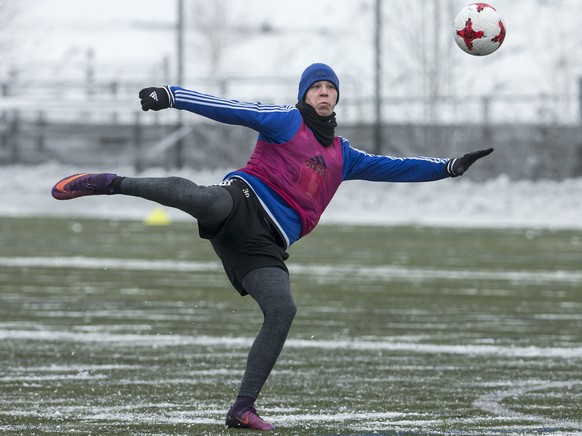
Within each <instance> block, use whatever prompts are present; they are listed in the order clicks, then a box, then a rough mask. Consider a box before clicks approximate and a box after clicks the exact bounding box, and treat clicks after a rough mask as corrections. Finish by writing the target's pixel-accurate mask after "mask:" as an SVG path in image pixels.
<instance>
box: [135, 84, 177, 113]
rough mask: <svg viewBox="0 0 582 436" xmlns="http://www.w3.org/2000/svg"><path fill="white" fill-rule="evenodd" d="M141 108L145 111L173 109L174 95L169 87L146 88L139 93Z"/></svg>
mask: <svg viewBox="0 0 582 436" xmlns="http://www.w3.org/2000/svg"><path fill="white" fill-rule="evenodd" d="M139 98H140V103H141V108H142V109H143V110H144V111H149V110H150V109H151V110H153V111H159V110H160V109H167V108H169V107H172V93H171V91H170V89H169V88H168V87H167V86H164V87H162V88H144V89H142V90H141V91H140V92H139Z"/></svg>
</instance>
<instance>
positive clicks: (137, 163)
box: [133, 111, 144, 174]
mask: <svg viewBox="0 0 582 436" xmlns="http://www.w3.org/2000/svg"><path fill="white" fill-rule="evenodd" d="M141 141H142V126H141V123H140V113H139V111H135V117H134V123H133V153H134V156H133V162H134V167H135V172H136V174H139V173H140V172H141V171H143V169H144V161H143V158H142V155H141Z"/></svg>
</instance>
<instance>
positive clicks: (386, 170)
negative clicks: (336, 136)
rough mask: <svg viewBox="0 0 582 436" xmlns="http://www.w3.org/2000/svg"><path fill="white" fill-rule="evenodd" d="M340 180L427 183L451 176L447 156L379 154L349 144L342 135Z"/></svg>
mask: <svg viewBox="0 0 582 436" xmlns="http://www.w3.org/2000/svg"><path fill="white" fill-rule="evenodd" d="M342 147H343V148H342V154H343V168H342V180H368V181H371V182H429V181H433V180H440V179H444V178H447V177H450V175H449V173H448V172H447V170H446V165H447V162H448V161H449V159H440V158H434V157H391V156H378V155H374V154H370V153H366V152H365V151H362V150H358V149H356V148H353V147H351V146H350V144H349V142H348V141H347V140H346V139H344V138H342Z"/></svg>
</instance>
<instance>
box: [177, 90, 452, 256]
mask: <svg viewBox="0 0 582 436" xmlns="http://www.w3.org/2000/svg"><path fill="white" fill-rule="evenodd" d="M170 89H171V91H172V101H171V104H172V106H173V107H175V108H176V109H183V110H187V111H190V112H193V113H196V114H198V115H202V116H204V117H207V118H210V119H212V120H215V121H218V122H221V123H226V124H233V125H240V126H245V127H248V128H250V129H253V130H255V131H256V132H258V140H257V141H258V143H259V142H261V143H264V142H266V143H270V144H286V143H288V142H289V141H291V140H292V139H293V138H294V137H295V135H296V134H297V132H298V131H299V129H300V128H301V126H302V123H303V118H302V116H301V113H300V112H299V110H298V109H297V108H295V107H294V106H282V105H264V104H261V103H246V102H239V101H236V100H228V99H223V98H219V97H215V96H211V95H207V94H202V93H199V92H196V91H191V90H186V89H183V88H180V87H176V86H173V87H171V88H170ZM339 139H340V141H341V151H342V165H341V181H342V182H343V181H344V180H368V181H377V182H427V181H433V180H439V179H444V178H447V177H450V175H449V174H448V172H447V170H446V164H447V162H448V161H449V159H441V158H428V157H407V158H402V157H391V156H378V155H373V154H370V153H367V152H365V151H362V150H358V149H356V148H354V147H352V146H350V143H349V142H348V140H346V139H344V138H339ZM322 147H323V146H322ZM231 177H239V178H242V179H244V180H245V181H246V182H247V183H248V184H249V185H250V187H251V188H252V189H253V190H254V192H255V193H256V195H257V197H258V199H259V201H260V202H261V204H262V206H263V208H264V209H265V212H266V213H267V214H268V215H269V216H270V217H271V219H272V220H273V222H274V223H275V225H276V226H277V228H278V229H279V231H280V232H281V235H282V236H283V238H284V239H285V242H286V244H287V246H289V245H291V244H293V243H294V242H295V241H297V240H298V239H299V238H300V237H301V235H302V228H301V220H300V217H299V214H298V212H297V211H296V210H294V209H293V208H292V207H291V206H290V205H289V203H288V202H287V201H285V200H284V199H283V197H282V196H281V195H279V194H278V193H277V192H276V191H275V190H274V189H272V188H271V187H269V186H268V185H267V184H266V183H265V182H264V181H263V180H261V179H260V178H258V177H256V176H253V175H251V174H248V173H245V171H244V170H243V171H241V170H237V171H234V172H231V173H229V174H227V175H226V177H225V180H227V179H229V178H231Z"/></svg>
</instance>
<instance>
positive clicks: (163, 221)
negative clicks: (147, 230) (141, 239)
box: [144, 207, 170, 226]
mask: <svg viewBox="0 0 582 436" xmlns="http://www.w3.org/2000/svg"><path fill="white" fill-rule="evenodd" d="M144 221H145V223H146V224H147V225H148V226H165V225H168V224H170V217H169V216H168V214H167V213H166V211H165V210H164V209H162V208H161V207H158V208H156V209H154V210H152V211H151V213H150V214H149V215H148V216H147V217H146V219H145V220H144Z"/></svg>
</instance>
